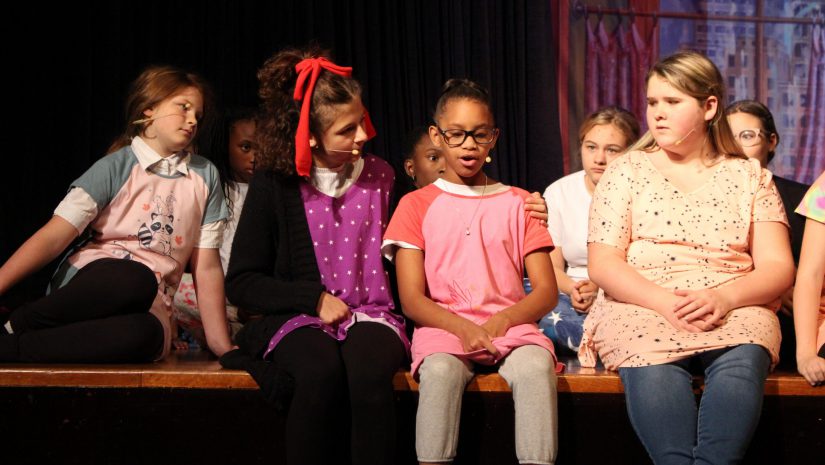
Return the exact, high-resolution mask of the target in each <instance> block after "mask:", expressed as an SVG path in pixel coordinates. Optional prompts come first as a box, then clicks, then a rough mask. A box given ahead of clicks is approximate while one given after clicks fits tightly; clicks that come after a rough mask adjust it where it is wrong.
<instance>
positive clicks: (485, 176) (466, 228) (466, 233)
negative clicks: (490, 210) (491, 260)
mask: <svg viewBox="0 0 825 465" xmlns="http://www.w3.org/2000/svg"><path fill="white" fill-rule="evenodd" d="M487 179H488V178H487V174H486V173H485V174H484V189H481V195H480V196H479V197H478V202H477V203H476V208H475V210H473V216H471V217H470V222H469V223H467V226H466V227H465V228H464V235H465V236H469V235H470V226H471V225H472V224H473V220H474V219H475V217H476V213H478V207H480V206H481V201H482V200H483V199H484V193H485V192H487Z"/></svg>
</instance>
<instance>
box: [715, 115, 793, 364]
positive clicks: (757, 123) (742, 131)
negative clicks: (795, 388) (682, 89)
mask: <svg viewBox="0 0 825 465" xmlns="http://www.w3.org/2000/svg"><path fill="white" fill-rule="evenodd" d="M727 116H728V123H730V128H731V131H733V137H735V138H736V141H737V142H739V145H741V146H742V151H743V152H744V153H745V155H747V157H748V158H753V159H756V160H759V163H760V164H761V165H762V168H767V166H768V163H770V162H771V160H773V157H774V155H776V152H775V151H776V146H777V145H779V133H778V132H777V131H776V124H774V120H773V115H772V114H771V112H770V110H768V107H766V106H765V105H763V104H761V103H759V102H757V101H755V100H739V101H737V102H734V103H732V104H731V106H730V107H728V109H727ZM773 182H774V184H776V189H777V190H778V191H779V195H780V197H782V204H783V205H784V206H785V214H786V215H787V216H788V224H789V225H790V230H791V252H793V259H794V264H796V265H799V253H800V250H801V249H802V232H803V231H804V230H805V218H804V217H803V216H802V215H797V214H795V213H794V211H793V209H794V208H795V207H796V206H797V205H799V202H801V201H802V197H803V196H804V195H805V192H807V191H808V187H809V186H807V185H805V184H801V183H798V182H796V181H792V180H790V179H785V178H780V177H779V176H774V177H773ZM793 292H794V288H793V287H791V288H789V289H788V290H787V291H785V293H784V294H782V307H781V308H780V310H779V313H778V314H777V316H778V317H779V324H780V326H781V327H782V347H781V348H780V350H779V366H781V367H783V368H788V369H790V370H795V369H796V337H795V334H794V322H793Z"/></svg>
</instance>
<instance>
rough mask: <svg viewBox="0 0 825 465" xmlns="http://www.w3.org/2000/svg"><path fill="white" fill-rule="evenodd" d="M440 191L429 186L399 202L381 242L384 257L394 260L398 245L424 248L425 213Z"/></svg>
mask: <svg viewBox="0 0 825 465" xmlns="http://www.w3.org/2000/svg"><path fill="white" fill-rule="evenodd" d="M440 192H441V190H440V189H438V188H437V187H435V186H427V187H425V188H422V189H419V190H417V191H415V192H411V193H409V194H407V195H405V196H404V197H403V198H402V199H401V201H400V202H398V207H397V208H396V209H395V212H394V213H393V215H392V218H390V224H389V225H388V226H387V231H386V232H385V233H384V240H383V242H382V244H381V253H382V254H383V255H384V257H386V258H387V259H388V260H393V259H394V258H395V251H396V249H397V248H398V247H404V248H415V249H419V250H424V247H425V242H424V234H423V232H422V225H423V223H424V215H425V214H426V212H427V208H429V206H430V204H432V202H433V200H434V199H435V198H436V197H437V196H438V195H439V193H440Z"/></svg>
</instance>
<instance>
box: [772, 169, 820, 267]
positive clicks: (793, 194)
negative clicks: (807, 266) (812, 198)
mask: <svg viewBox="0 0 825 465" xmlns="http://www.w3.org/2000/svg"><path fill="white" fill-rule="evenodd" d="M773 182H774V184H776V190H778V191H779V196H780V197H782V203H783V204H784V205H785V213H786V214H787V215H788V223H789V224H790V228H791V252H793V262H794V264H796V265H798V264H799V253H800V252H801V251H802V233H803V232H805V217H804V216H802V215H800V214H798V213H794V210H796V207H798V206H799V202H801V201H802V198H803V197H805V193H806V192H808V189H809V188H810V187H811V186H806V185H805V184H801V183H798V182H796V181H791V180H790V179H785V178H780V177H779V176H774V177H773Z"/></svg>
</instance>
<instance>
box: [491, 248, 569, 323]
mask: <svg viewBox="0 0 825 465" xmlns="http://www.w3.org/2000/svg"><path fill="white" fill-rule="evenodd" d="M524 266H525V268H526V269H527V276H528V277H529V278H530V285H531V286H532V287H533V291H532V292H530V293H529V294H527V295H526V296H525V297H524V298H523V299H521V300H520V301H518V302H516V303H515V304H514V305H511V306H510V307H507V308H505V309H504V310H502V311H500V312H498V313H496V314H495V315H493V316H492V317H490V319H489V320H487V322H486V323H484V324H483V325H481V327H482V328H484V329H486V330H487V332H488V333H489V334H490V336H491V337H500V336H504V334H505V333H506V332H507V330H508V329H510V327H512V326H517V325H521V324H525V323H534V322H536V321H537V320H538V319H539V318H541V317H542V316H544V315H545V314H546V313H547V312H549V311H550V310H552V309H553V307H555V306H556V303H557V302H558V298H559V289H558V287H557V286H556V278H555V276H554V275H553V273H551V271H552V268H553V264H552V263H551V261H550V255H548V253H547V249H539V250H536V251H533V252H530V253H529V254H527V256H526V257H524Z"/></svg>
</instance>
